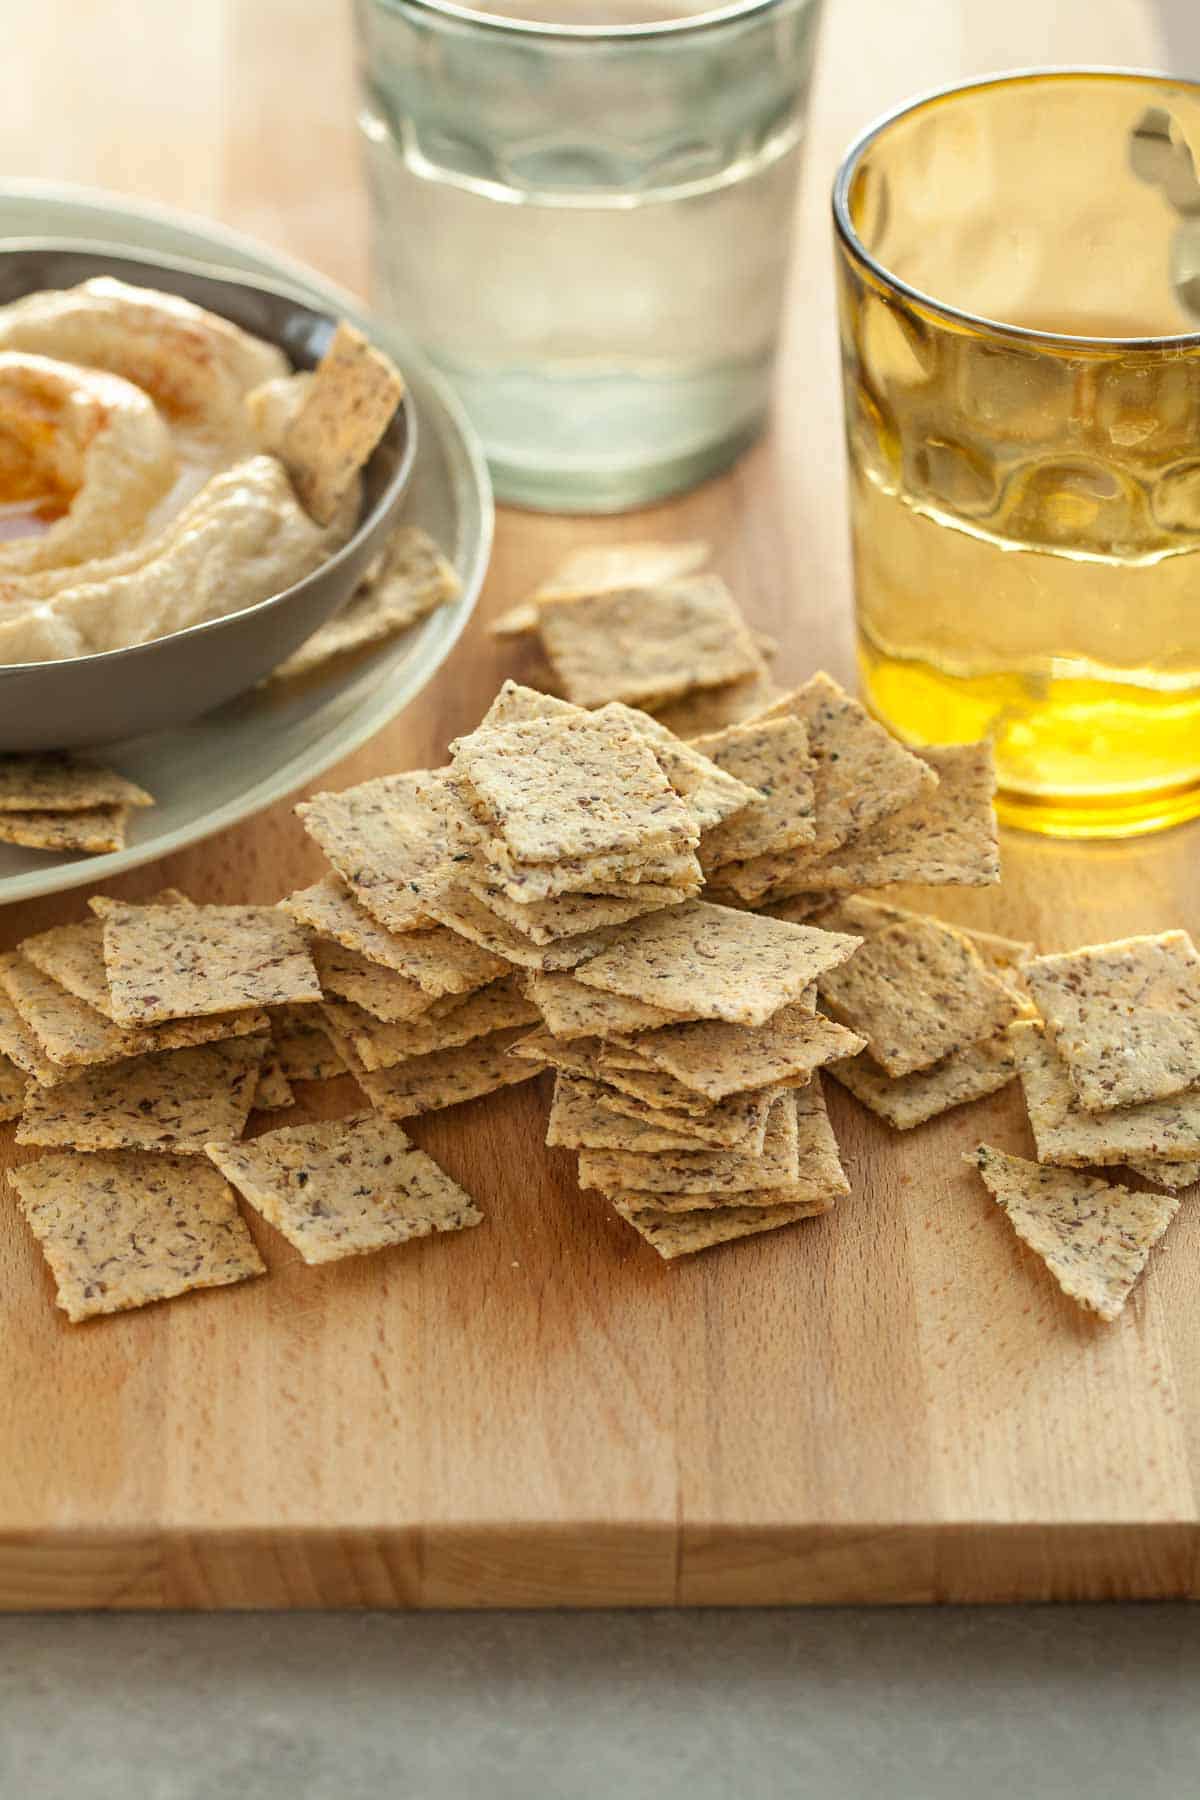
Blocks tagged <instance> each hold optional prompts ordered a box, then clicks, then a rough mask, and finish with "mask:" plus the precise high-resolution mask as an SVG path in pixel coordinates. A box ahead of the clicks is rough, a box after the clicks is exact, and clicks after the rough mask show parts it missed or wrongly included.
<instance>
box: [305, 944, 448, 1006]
mask: <svg viewBox="0 0 1200 1800" xmlns="http://www.w3.org/2000/svg"><path fill="white" fill-rule="evenodd" d="M309 949H310V951H311V952H312V959H313V962H314V963H315V964H316V970H317V976H318V978H319V980H320V983H321V991H322V992H323V993H324V994H326V995H329V994H337V995H340V996H341V998H342V999H344V1000H352V1001H353V1002H354V1004H355V1005H356V1006H360V1007H362V1008H363V1010H364V1011H366V1012H369V1013H371V1014H372V1015H373V1016H374V1017H375V1018H376V1019H383V1020H386V1021H387V1022H388V1023H391V1024H399V1023H401V1022H402V1021H404V1020H405V1019H415V1018H417V1017H419V1015H420V1014H421V1013H424V1012H428V1010H429V1008H430V1007H431V1006H432V1005H433V998H432V996H431V995H429V994H427V993H426V992H425V990H424V988H422V987H419V986H418V985H417V983H416V982H415V981H410V980H409V979H408V977H407V976H406V975H398V974H397V973H396V971H395V970H394V969H385V968H383V967H382V966H381V965H380V964H379V963H373V962H368V961H367V959H366V957H365V956H360V955H359V954H358V952H357V950H347V949H346V947H345V945H344V944H336V943H334V942H332V941H331V940H330V939H329V938H313V939H312V941H311V942H310V944H309Z"/></svg>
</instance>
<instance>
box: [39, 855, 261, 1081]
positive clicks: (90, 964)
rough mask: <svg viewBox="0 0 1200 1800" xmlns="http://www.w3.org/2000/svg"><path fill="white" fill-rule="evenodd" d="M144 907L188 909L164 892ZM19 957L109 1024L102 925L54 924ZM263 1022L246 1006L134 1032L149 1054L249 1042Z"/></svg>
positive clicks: (109, 998)
mask: <svg viewBox="0 0 1200 1800" xmlns="http://www.w3.org/2000/svg"><path fill="white" fill-rule="evenodd" d="M146 904H147V905H155V906H190V905H191V901H190V900H188V899H187V898H186V897H185V896H184V895H183V894H179V893H177V892H176V891H175V890H174V889H173V888H168V889H166V890H165V891H164V893H162V894H159V895H157V896H156V897H155V898H154V900H152V901H147V902H146ZM19 948H20V953H21V956H22V957H23V958H25V959H26V960H27V961H29V962H30V963H32V964H33V965H34V967H35V968H37V969H40V970H41V972H42V974H43V975H47V976H49V978H50V980H51V981H52V982H53V983H55V984H56V985H57V986H58V987H61V988H65V989H66V991H67V993H69V994H71V995H73V996H74V998H75V999H76V1000H81V1001H83V1002H84V1004H85V1005H86V1006H87V1007H88V1008H90V1009H91V1010H92V1011H94V1012H97V1013H99V1014H100V1015H101V1016H102V1017H103V1018H105V1019H107V1020H108V1021H109V1022H110V1023H113V1024H115V1021H114V1020H113V1017H112V995H111V994H110V993H109V991H108V971H107V970H106V969H105V966H104V922H103V920H102V919H100V918H93V919H79V920H77V921H76V923H75V924H73V925H56V926H54V927H53V928H52V929H51V930H49V931H43V932H39V933H38V935H37V936H36V937H31V938H25V939H24V940H23V941H22V943H21V945H20V946H19ZM267 1025H268V1019H267V1015H266V1013H265V1012H263V1011H262V1009H261V1007H248V1008H243V1009H240V1010H239V1011H237V1012H226V1013H212V1014H209V1015H208V1016H206V1017H204V1018H198V1019H172V1020H169V1021H168V1022H167V1023H166V1024H163V1025H147V1026H145V1027H141V1026H139V1027H137V1030H138V1033H139V1035H141V1036H143V1037H144V1038H145V1039H146V1046H147V1047H148V1048H150V1049H154V1050H182V1049H186V1047H187V1046H188V1045H189V1044H211V1043H217V1042H220V1041H221V1040H222V1039H224V1038H231V1037H253V1036H256V1035H257V1034H258V1033H260V1032H263V1031H266V1029H267Z"/></svg>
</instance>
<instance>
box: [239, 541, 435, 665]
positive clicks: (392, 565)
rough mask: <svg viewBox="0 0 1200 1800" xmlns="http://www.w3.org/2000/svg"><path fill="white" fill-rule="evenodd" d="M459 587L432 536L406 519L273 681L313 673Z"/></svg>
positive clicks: (419, 615)
mask: <svg viewBox="0 0 1200 1800" xmlns="http://www.w3.org/2000/svg"><path fill="white" fill-rule="evenodd" d="M458 593H459V581H458V576H457V575H456V574H455V573H454V570H453V569H452V568H451V567H450V564H449V563H448V562H447V561H446V559H445V557H444V556H443V555H442V553H441V551H440V550H439V549H438V547H437V545H436V544H435V543H434V541H433V539H432V538H431V537H430V536H429V535H428V533H426V532H424V531H422V530H421V529H420V527H419V526H417V525H402V526H401V527H400V529H399V530H398V531H397V532H395V533H394V534H393V536H392V537H391V538H390V539H389V541H388V544H387V547H386V549H385V550H384V552H383V557H382V560H381V564H380V567H379V569H378V570H377V571H375V572H373V573H372V574H371V575H369V576H368V577H367V578H366V579H364V580H363V581H361V582H360V583H359V585H358V587H357V588H356V589H355V590H354V593H353V594H351V596H350V598H349V600H348V601H347V602H346V604H345V606H343V607H342V608H341V610H340V612H337V613H335V615H334V617H333V618H332V619H330V620H328V621H327V623H326V624H324V625H321V626H319V627H318V628H317V630H316V631H314V632H313V634H312V636H311V637H309V638H306V639H305V640H304V642H303V643H302V644H301V646H300V648H299V649H298V650H295V651H293V653H292V655H291V656H289V657H288V659H287V661H286V662H282V663H280V664H279V666H278V668H276V669H274V670H273V671H272V673H271V675H270V677H269V679H270V680H271V681H291V680H294V679H295V678H296V677H297V676H298V675H308V674H309V673H311V671H312V670H313V669H317V668H320V667H321V665H322V664H323V663H327V662H329V661H330V659H331V658H333V657H335V656H347V655H349V653H350V652H351V651H352V650H363V649H365V648H366V646H367V645H368V644H377V643H380V642H382V640H383V639H384V638H388V637H392V636H394V635H395V633H396V632H398V631H405V630H407V628H408V627H409V626H410V625H415V624H416V623H417V622H418V620H420V619H424V618H426V617H427V616H428V614H430V613H431V612H436V611H437V609H438V607H439V606H445V605H446V603H447V602H448V601H450V600H454V599H456V598H457V596H458Z"/></svg>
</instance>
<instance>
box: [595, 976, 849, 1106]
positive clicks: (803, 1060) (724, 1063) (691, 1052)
mask: <svg viewBox="0 0 1200 1800" xmlns="http://www.w3.org/2000/svg"><path fill="white" fill-rule="evenodd" d="M580 985H581V986H582V983H581V984H580ZM863 1045H864V1040H863V1039H862V1038H860V1037H858V1036H857V1035H856V1034H855V1033H854V1032H852V1031H847V1030H846V1028H845V1027H844V1026H842V1025H838V1024H835V1022H834V1021H833V1020H832V1019H826V1018H824V1017H822V1015H821V1014H819V1013H815V1012H814V1011H813V1010H812V1008H811V1007H810V1006H809V1005H808V1004H807V1003H806V1002H805V1001H803V1000H797V1001H793V1003H792V1004H791V1005H790V1006H784V1007H781V1008H780V1009H779V1011H778V1012H777V1013H775V1014H774V1016H773V1017H772V1018H770V1019H768V1020H767V1022H766V1024H765V1025H757V1026H747V1025H726V1024H725V1023H724V1022H723V1021H721V1020H716V1019H699V1020H696V1021H695V1022H693V1023H688V1024H682V1025H675V1024H672V1025H669V1026H666V1027H663V1028H660V1029H659V1030H656V1031H646V1032H641V1033H639V1035H638V1036H637V1037H636V1038H635V1039H634V1040H633V1048H634V1049H636V1051H637V1053H638V1054H639V1056H641V1057H642V1058H643V1059H644V1060H645V1061H646V1062H647V1063H648V1064H649V1065H650V1066H651V1067H652V1068H656V1069H662V1070H663V1071H664V1072H665V1073H666V1074H668V1075H673V1076H674V1078H675V1080H676V1081H678V1082H681V1083H682V1084H683V1086H684V1087H687V1088H694V1089H695V1090H696V1092H697V1093H700V1094H703V1095H704V1096H705V1097H706V1098H707V1099H709V1100H723V1099H724V1098H725V1096H726V1095H727V1094H736V1093H739V1092H742V1091H744V1090H745V1089H746V1088H754V1087H765V1086H767V1085H768V1084H769V1083H771V1082H775V1081H795V1080H803V1079H805V1078H807V1077H808V1076H809V1075H811V1074H812V1072H813V1070H814V1069H818V1068H820V1067H821V1066H822V1065H823V1064H825V1063H830V1062H832V1061H833V1060H834V1059H835V1058H836V1057H846V1056H853V1055H855V1054H856V1053H857V1052H858V1051H859V1050H861V1049H862V1048H863Z"/></svg>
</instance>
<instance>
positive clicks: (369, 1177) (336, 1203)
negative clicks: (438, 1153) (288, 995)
mask: <svg viewBox="0 0 1200 1800" xmlns="http://www.w3.org/2000/svg"><path fill="white" fill-rule="evenodd" d="M208 1155H209V1157H210V1159H211V1160H212V1162H214V1163H215V1164H216V1166H217V1168H218V1169H220V1171H221V1173H222V1174H223V1175H224V1176H226V1177H227V1179H228V1180H230V1181H231V1182H232V1183H233V1184H234V1186H235V1187H236V1188H237V1189H238V1190H239V1192H240V1193H241V1194H243V1195H244V1196H245V1198H246V1199H247V1200H248V1201H249V1203H250V1205H251V1206H253V1207H255V1208H256V1210H257V1211H259V1212H260V1213H261V1214H262V1215H263V1217H264V1218H265V1219H266V1220H267V1222H268V1223H269V1224H271V1225H273V1226H274V1227H275V1229H276V1230H277V1231H280V1232H282V1233H283V1235H284V1237H285V1238H286V1239H287V1240H288V1242H289V1243H290V1244H294V1245H295V1247H296V1249H297V1250H298V1251H299V1252H300V1255H301V1256H302V1257H303V1259H304V1261H305V1262H306V1263H314V1264H315V1263H326V1262H337V1261H338V1260H340V1258H342V1257H344V1256H361V1255H363V1254H364V1253H365V1252H367V1251H371V1250H384V1249H387V1248H388V1247H389V1246H390V1245H393V1244H405V1243H407V1242H408V1241H409V1239H410V1238H418V1237H429V1236H430V1235H431V1234H432V1233H433V1232H440V1231H462V1230H463V1229H464V1228H465V1227H466V1226H468V1225H478V1224H480V1223H482V1220H483V1214H482V1213H481V1212H480V1211H479V1208H478V1207H477V1206H476V1205H475V1202H474V1201H473V1200H472V1199H471V1196H470V1195H469V1194H466V1193H464V1192H463V1190H462V1188H460V1187H459V1186H458V1184H457V1182H454V1181H451V1179H450V1177H449V1176H448V1175H446V1174H444V1173H443V1171H442V1170H441V1169H439V1167H438V1165H437V1164H436V1163H435V1162H434V1160H433V1158H432V1157H430V1156H426V1154H425V1152H424V1151H423V1150H417V1149H415V1148H414V1146H413V1145H412V1143H410V1141H409V1139H408V1137H407V1136H406V1134H405V1133H404V1132H403V1131H402V1130H401V1129H400V1127H399V1125H396V1124H394V1123H392V1122H390V1121H388V1120H385V1119H380V1118H376V1117H375V1116H374V1115H372V1114H363V1115H362V1116H360V1117H358V1118H352V1119H326V1120H323V1121H321V1122H320V1123H318V1124H309V1125H285V1126H284V1127H283V1128H282V1129H281V1130H279V1131H271V1132H267V1133H266V1134H265V1135H264V1136H263V1137H259V1138H255V1140H254V1142H253V1143H250V1144H209V1146H208Z"/></svg>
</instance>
